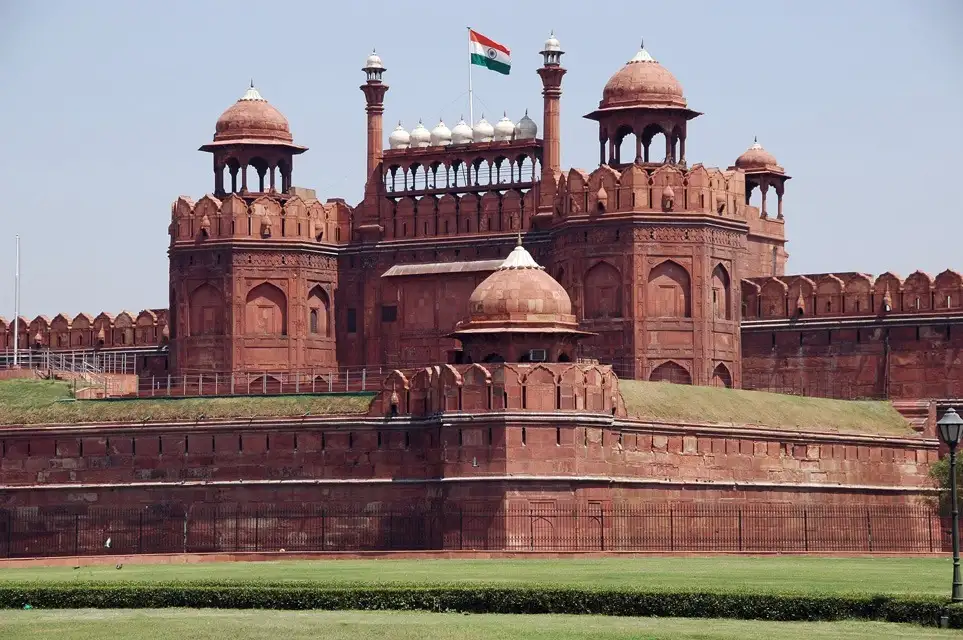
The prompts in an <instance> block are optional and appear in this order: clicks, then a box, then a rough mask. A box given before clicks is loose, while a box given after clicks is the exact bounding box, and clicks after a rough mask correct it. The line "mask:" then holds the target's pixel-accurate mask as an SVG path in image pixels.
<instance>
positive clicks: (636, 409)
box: [619, 380, 916, 436]
mask: <svg viewBox="0 0 963 640" xmlns="http://www.w3.org/2000/svg"><path fill="white" fill-rule="evenodd" d="M619 388H620V389H621V391H622V397H623V398H624V399H625V408H626V410H627V411H628V414H629V416H632V417H635V418H642V419H650V420H667V421H672V422H686V421H696V422H716V423H720V424H732V423H735V424H748V425H760V426H766V427H772V428H775V429H803V430H808V431H838V432H846V433H873V434H883V435H897V436H912V435H915V434H916V432H915V431H913V429H912V427H910V425H909V423H908V422H907V421H906V420H905V419H904V418H903V416H901V415H900V414H899V412H897V411H896V409H894V408H893V405H892V404H890V403H889V402H877V401H864V400H828V399H825V398H805V397H801V396H791V395H783V394H779V393H766V392H762V391H744V390H741V389H720V388H716V387H693V386H688V385H678V384H669V383H666V382H642V381H638V380H619Z"/></svg>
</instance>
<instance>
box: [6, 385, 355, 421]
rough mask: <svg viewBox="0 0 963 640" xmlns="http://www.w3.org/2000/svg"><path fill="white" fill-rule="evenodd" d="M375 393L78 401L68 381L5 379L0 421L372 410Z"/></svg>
mask: <svg viewBox="0 0 963 640" xmlns="http://www.w3.org/2000/svg"><path fill="white" fill-rule="evenodd" d="M372 397H373V394H371V393H356V394H339V395H307V394H302V395H290V396H253V397H249V396H239V397H232V398H159V399H141V400H74V399H73V398H72V397H71V395H70V385H69V384H68V383H66V382H59V381H54V380H0V425H17V424H44V423H47V424H57V423H59V424H71V423H77V422H125V421H139V420H145V419H150V420H153V421H162V420H195V419H198V418H202V417H204V418H209V419H213V418H249V417H256V418H268V417H275V416H302V415H305V414H310V415H334V414H357V413H365V412H366V411H367V410H368V405H370V404H371V398H372Z"/></svg>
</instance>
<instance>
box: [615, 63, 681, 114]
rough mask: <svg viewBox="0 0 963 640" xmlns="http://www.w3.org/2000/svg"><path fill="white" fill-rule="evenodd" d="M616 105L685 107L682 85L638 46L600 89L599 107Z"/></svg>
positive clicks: (616, 106)
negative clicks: (629, 58) (636, 50)
mask: <svg viewBox="0 0 963 640" xmlns="http://www.w3.org/2000/svg"><path fill="white" fill-rule="evenodd" d="M618 107H677V108H681V109H684V108H686V100H685V96H684V95H683V93H682V85H681V84H679V81H678V80H676V79H675V76H673V75H672V74H671V73H670V72H669V71H668V69H666V68H665V67H663V66H662V65H661V64H659V62H658V61H657V60H656V59H655V58H653V57H652V56H651V55H649V52H648V51H646V50H645V48H642V49H640V50H639V52H638V53H636V54H635V55H634V56H633V57H632V59H631V60H629V61H628V62H626V63H625V66H624V67H622V68H621V69H619V70H618V71H617V72H616V73H615V75H613V76H612V77H611V78H609V81H608V82H606V83H605V88H604V89H602V101H601V102H600V103H599V108H600V109H611V108H618Z"/></svg>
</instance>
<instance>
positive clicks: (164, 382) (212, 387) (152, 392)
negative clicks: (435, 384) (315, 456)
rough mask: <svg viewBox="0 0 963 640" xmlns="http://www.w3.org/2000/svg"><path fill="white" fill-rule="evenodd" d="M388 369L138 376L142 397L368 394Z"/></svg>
mask: <svg viewBox="0 0 963 640" xmlns="http://www.w3.org/2000/svg"><path fill="white" fill-rule="evenodd" d="M387 374H388V370H385V369H381V368H380V367H375V368H371V369H368V368H364V369H340V370H338V371H323V370H315V371H312V370H308V371H283V372H271V371H264V372H247V373H245V372H233V373H213V372H208V373H188V374H184V375H178V376H173V375H167V376H148V375H142V376H140V377H139V379H138V388H137V395H138V396H139V397H141V398H164V397H181V398H184V397H199V396H238V395H241V396H250V395H282V394H283V395H287V394H301V393H365V392H377V391H380V390H381V386H382V382H383V381H384V377H385V376H386V375H387Z"/></svg>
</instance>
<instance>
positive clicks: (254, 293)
mask: <svg viewBox="0 0 963 640" xmlns="http://www.w3.org/2000/svg"><path fill="white" fill-rule="evenodd" d="M287 307H288V304H287V297H286V296H285V295H284V292H283V291H281V289H279V288H278V287H277V286H275V285H273V284H271V283H269V282H264V283H262V284H259V285H258V286H256V287H254V288H253V289H251V292H250V293H249V294H247V303H246V305H245V315H244V319H245V330H246V331H245V333H247V334H248V335H269V336H270V335H273V336H278V335H280V336H286V335H287V334H288V323H287Z"/></svg>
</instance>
